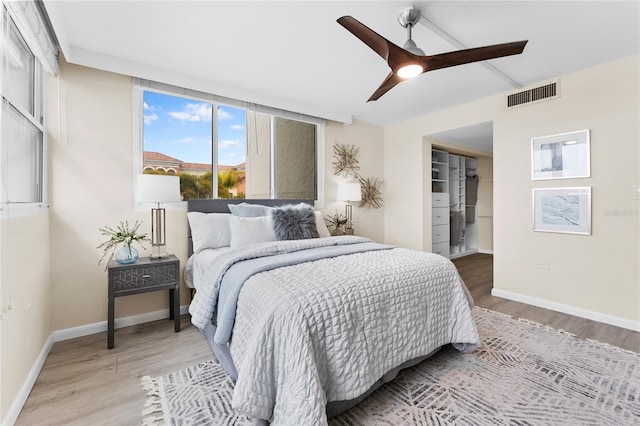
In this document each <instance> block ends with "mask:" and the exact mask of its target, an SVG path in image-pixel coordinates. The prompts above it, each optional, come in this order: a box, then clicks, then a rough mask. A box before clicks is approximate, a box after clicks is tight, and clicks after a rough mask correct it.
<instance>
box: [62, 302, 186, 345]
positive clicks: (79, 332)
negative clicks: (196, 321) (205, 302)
mask: <svg viewBox="0 0 640 426" xmlns="http://www.w3.org/2000/svg"><path fill="white" fill-rule="evenodd" d="M188 312H189V305H183V306H180V315H184V314H186V313H188ZM165 318H169V308H167V309H162V310H160V311H155V312H146V313H144V314H138V315H132V316H129V317H123V318H116V320H115V327H116V328H122V327H129V326H132V325H136V324H144V323H145V322H151V321H157V320H161V319H165ZM107 325H108V324H107V321H100V322H94V323H93V324H87V325H81V326H78V327H72V328H66V329H64V330H56V331H54V332H53V337H54V341H55V342H62V341H64V340H69V339H75V338H76V337H82V336H88V335H90V334H96V333H102V332H103V331H107Z"/></svg>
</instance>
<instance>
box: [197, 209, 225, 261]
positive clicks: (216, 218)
mask: <svg viewBox="0 0 640 426" xmlns="http://www.w3.org/2000/svg"><path fill="white" fill-rule="evenodd" d="M230 217H231V215H230V214H227V213H202V212H189V213H187V218H188V219H189V226H190V227H191V238H192V241H193V252H194V253H200V252H201V251H202V250H204V249H208V248H218V247H228V246H229V245H230V244H231V228H230V226H229V218H230Z"/></svg>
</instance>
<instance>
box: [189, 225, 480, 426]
mask: <svg viewBox="0 0 640 426" xmlns="http://www.w3.org/2000/svg"><path fill="white" fill-rule="evenodd" d="M341 238H343V240H342V241H347V240H348V241H350V242H354V243H355V240H354V238H355V237H350V238H347V237H340V238H336V239H335V240H341ZM356 239H357V238H356ZM317 240H334V239H333V238H330V239H317ZM363 240H364V239H363ZM305 241H308V240H305ZM364 241H367V240H364ZM281 243H283V242H279V243H266V245H265V246H261V247H260V248H255V247H252V248H250V249H249V251H250V252H252V253H251V254H247V255H246V256H248V258H251V257H252V256H255V255H256V251H260V252H265V251H267V252H268V251H270V250H274V252H280V251H282V250H297V249H304V246H305V245H307V243H306V242H304V243H303V242H286V243H287V244H284V245H281ZM289 243H292V244H289ZM317 243H318V241H316V242H312V243H311V244H312V245H313V244H317ZM326 243H327V242H326V241H324V242H321V244H326ZM271 245H276V246H277V245H280V247H279V249H274V248H273V247H272V246H271ZM268 246H269V247H268ZM218 284H219V283H217V284H216V283H211V284H210V287H211V288H212V290H211V291H210V292H209V294H213V293H216V292H217V291H218V289H216V287H217V285H218ZM199 293H200V292H199ZM205 293H207V292H205ZM205 298H206V297H205ZM205 298H202V300H203V301H204V300H205ZM196 300H197V295H196ZM196 300H194V304H195V302H196ZM203 304H204V303H202V304H196V306H195V307H194V309H192V310H191V311H192V314H193V313H194V312H197V311H198V310H204V309H205V308H204V307H203V306H201V305H203ZM192 305H193V304H192ZM212 309H213V308H211V307H210V308H209V309H208V311H212ZM211 315H212V314H205V315H204V316H205V317H206V316H208V318H209V320H210V318H211ZM197 321H198V319H197V318H195V322H194V324H195V323H196V322H197ZM448 343H453V344H454V346H455V347H456V348H457V349H458V350H461V351H463V352H466V351H471V350H474V349H475V348H477V347H478V346H479V345H480V338H479V336H478V332H477V330H476V327H475V324H474V322H473V319H472V316H471V310H470V304H469V303H468V300H467V298H466V295H465V288H464V283H463V282H462V280H461V279H460V277H459V275H458V273H457V270H456V269H455V267H454V266H453V264H452V263H451V262H450V261H449V260H447V259H445V258H443V257H441V256H437V255H434V254H431V253H424V252H418V251H413V250H406V249H401V248H394V249H390V250H378V251H370V252H364V253H356V254H350V255H346V256H340V257H333V258H328V259H321V260H317V261H313V262H307V263H301V264H297V265H293V266H286V267H282V268H277V269H273V270H269V271H265V272H261V273H259V274H257V275H254V276H253V277H251V278H249V279H248V280H247V281H246V283H245V284H244V287H243V289H242V291H241V293H240V297H239V299H238V305H237V312H236V318H235V325H234V329H233V336H232V341H231V344H230V349H231V354H232V356H233V359H234V362H235V365H236V368H237V370H238V381H237V383H236V387H235V391H234V398H233V406H234V408H236V409H237V410H239V411H241V412H242V413H244V414H246V415H248V416H250V417H253V418H262V419H268V420H270V421H271V422H272V424H273V425H322V424H326V423H327V417H326V410H325V405H326V403H327V401H342V400H350V399H353V398H355V397H357V396H359V395H361V394H362V393H363V392H365V391H366V390H367V389H369V388H370V387H371V385H372V384H373V383H374V382H376V381H377V380H379V379H380V378H381V377H382V376H383V375H384V374H385V373H386V372H387V371H389V370H391V369H393V368H394V367H397V366H398V365H400V364H402V363H403V362H405V361H408V360H410V359H414V358H417V357H420V356H424V355H426V354H429V353H430V352H432V351H433V350H435V349H437V348H439V347H441V346H443V345H446V344H448Z"/></svg>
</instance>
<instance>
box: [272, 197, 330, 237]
mask: <svg viewBox="0 0 640 426" xmlns="http://www.w3.org/2000/svg"><path fill="white" fill-rule="evenodd" d="M271 218H272V220H273V231H274V232H275V234H276V238H277V239H278V240H304V239H307V238H318V237H319V235H318V228H317V226H316V215H315V213H314V211H313V207H311V206H310V205H308V204H304V203H300V204H298V205H291V204H290V205H286V206H282V207H278V208H275V209H273V210H271Z"/></svg>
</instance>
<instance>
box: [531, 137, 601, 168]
mask: <svg viewBox="0 0 640 426" xmlns="http://www.w3.org/2000/svg"><path fill="white" fill-rule="evenodd" d="M589 145H590V141H589V129H587V130H579V131H577V132H569V133H561V134H558V135H550V136H542V137H538V138H533V139H531V179H533V180H543V179H567V178H582V177H589V176H591V170H590V152H589V151H590V146H589Z"/></svg>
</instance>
